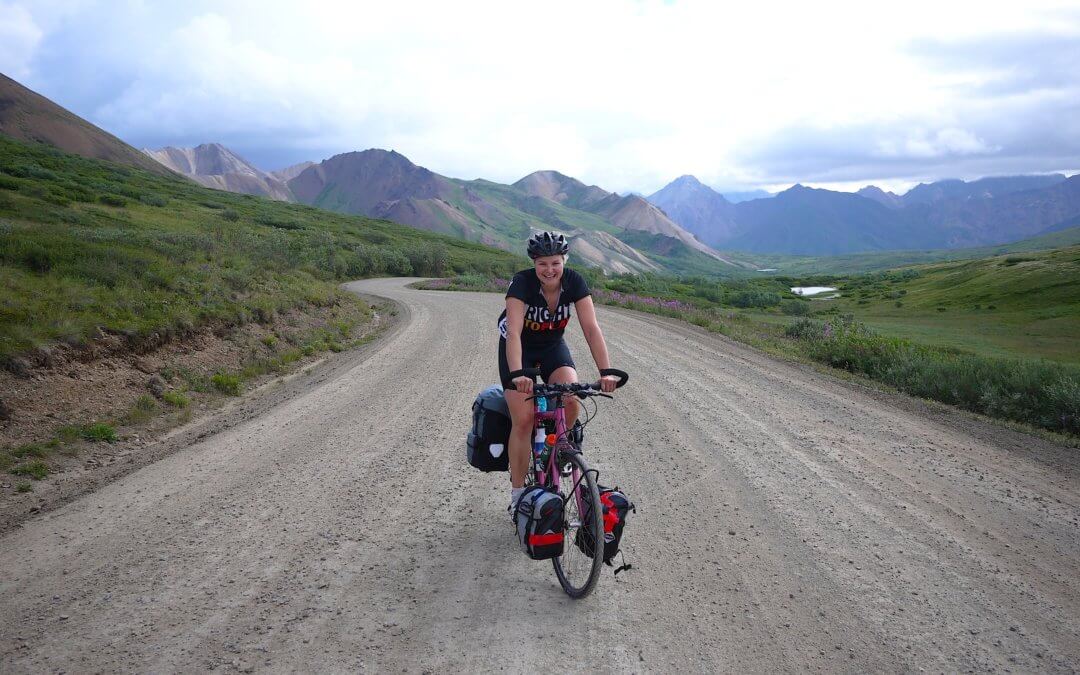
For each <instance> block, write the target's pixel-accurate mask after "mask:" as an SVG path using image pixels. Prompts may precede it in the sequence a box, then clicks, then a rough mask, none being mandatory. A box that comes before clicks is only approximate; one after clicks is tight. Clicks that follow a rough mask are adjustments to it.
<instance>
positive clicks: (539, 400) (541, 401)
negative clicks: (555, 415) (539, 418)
mask: <svg viewBox="0 0 1080 675" xmlns="http://www.w3.org/2000/svg"><path fill="white" fill-rule="evenodd" d="M536 412H547V396H537V397H536Z"/></svg>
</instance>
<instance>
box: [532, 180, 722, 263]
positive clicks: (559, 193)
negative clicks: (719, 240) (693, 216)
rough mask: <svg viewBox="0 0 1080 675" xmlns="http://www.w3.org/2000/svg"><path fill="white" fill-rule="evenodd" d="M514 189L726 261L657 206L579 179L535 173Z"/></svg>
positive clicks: (635, 196)
mask: <svg viewBox="0 0 1080 675" xmlns="http://www.w3.org/2000/svg"><path fill="white" fill-rule="evenodd" d="M513 187H515V188H518V189H519V190H522V191H523V192H526V193H527V194H531V195H533V196H537V197H543V198H545V199H551V200H553V201H556V202H559V203H560V204H564V205H567V206H570V207H572V208H576V209H579V210H582V211H588V212H590V213H595V214H597V215H600V216H602V217H604V218H605V219H606V220H608V221H609V222H611V223H612V224H613V225H615V226H617V227H620V228H622V229H624V230H634V231H640V232H648V233H650V234H659V235H662V236H665V237H670V238H672V239H677V240H679V241H681V242H682V243H684V244H686V245H687V246H689V247H690V248H692V249H695V250H697V251H700V252H701V253H704V254H705V255H708V256H711V257H714V258H716V259H717V260H723V258H722V257H721V256H720V255H719V254H718V253H717V252H716V251H714V250H712V249H711V248H710V247H709V246H707V245H706V244H704V243H703V242H702V241H701V240H699V239H698V238H697V237H695V236H694V235H693V234H692V233H691V232H689V231H688V230H687V229H686V228H684V227H682V226H681V225H679V224H678V223H676V222H675V221H673V220H671V219H670V218H668V216H667V214H665V213H664V212H663V211H661V210H660V209H658V208H657V207H656V206H655V205H654V204H651V203H650V202H649V201H648V200H646V199H645V198H643V197H640V196H638V195H632V194H631V195H626V196H619V195H618V194H616V193H614V192H607V191H606V190H603V189H601V188H598V187H596V186H595V185H585V184H584V183H582V182H581V181H579V180H577V179H576V178H571V177H569V176H566V175H564V174H561V173H559V172H558V171H536V172H534V173H531V174H529V175H528V176H525V177H524V178H522V179H521V180H519V181H517V182H516V183H514V184H513ZM549 195H550V196H549ZM725 262H726V261H725Z"/></svg>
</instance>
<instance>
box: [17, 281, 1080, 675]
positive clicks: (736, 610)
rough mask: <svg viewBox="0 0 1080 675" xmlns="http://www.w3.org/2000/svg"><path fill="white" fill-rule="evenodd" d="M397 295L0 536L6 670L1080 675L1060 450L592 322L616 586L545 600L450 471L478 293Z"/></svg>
mask: <svg viewBox="0 0 1080 675" xmlns="http://www.w3.org/2000/svg"><path fill="white" fill-rule="evenodd" d="M403 283H404V282H402V281H401V280H376V281H368V282H363V283H359V284H356V285H355V287H356V288H362V289H363V290H365V291H367V292H370V293H375V294H379V295H383V296H387V297H391V298H395V299H397V300H399V301H400V302H402V303H403V304H404V305H405V306H406V307H407V308H408V312H409V314H410V316H409V317H408V318H407V321H408V323H407V324H406V325H405V326H404V327H403V329H402V330H400V331H398V332H396V334H395V335H394V336H393V337H392V338H391V339H389V340H387V342H386V343H385V344H384V345H383V347H382V348H381V349H377V350H372V353H371V356H370V357H369V358H368V359H367V360H366V361H365V362H363V363H361V364H359V365H357V366H356V367H354V368H352V369H351V370H345V371H344V372H339V373H337V374H336V375H335V376H334V377H331V378H327V379H326V380H324V381H322V382H318V383H314V384H313V385H312V386H311V388H310V389H308V390H307V391H305V392H302V393H301V394H300V395H298V396H297V397H295V398H293V399H290V400H287V401H285V402H283V403H280V404H278V405H277V406H275V407H273V408H272V409H269V410H266V411H265V413H264V414H262V415H260V416H257V417H255V418H253V419H251V420H250V421H248V422H246V423H242V424H240V425H239V426H236V427H234V428H232V429H229V430H226V431H223V432H220V433H217V434H215V435H212V436H209V437H207V438H204V439H202V440H201V441H199V442H197V443H195V444H194V445H191V446H190V447H188V448H186V449H184V450H182V451H180V452H178V453H176V454H173V455H171V456H169V457H167V458H165V459H163V460H162V461H160V462H157V463H155V464H152V465H150V466H147V467H145V468H143V469H141V470H140V471H138V472H136V473H133V474H131V475H128V476H126V477H125V478H123V479H121V480H119V481H118V482H115V483H113V484H111V485H108V486H106V487H104V488H102V489H101V490H99V491H98V492H95V493H93V494H89V495H87V496H85V497H83V498H80V499H78V500H76V501H74V502H72V503H70V504H68V505H67V506H65V507H63V508H61V509H59V510H57V511H54V512H52V513H50V514H48V515H45V516H41V517H38V518H36V519H33V520H30V521H27V522H26V523H24V525H23V526H22V528H21V529H19V530H15V531H12V532H10V533H8V534H7V535H6V536H4V537H3V540H2V542H0V569H3V571H4V574H3V576H2V578H0V627H2V628H0V630H2V633H3V634H2V637H0V670H2V671H4V672H25V671H35V672H40V671H54V670H66V671H99V670H100V671H111V670H123V671H141V672H163V671H191V670H202V669H211V668H214V669H217V668H221V669H223V670H233V669H240V670H250V669H254V670H268V671H304V672H312V671H352V670H359V669H364V670H368V669H370V670H375V669H377V670H381V671H382V670H385V671H389V670H391V669H393V670H398V671H401V670H407V671H423V670H429V671H439V672H446V671H467V670H494V669H501V668H503V669H508V670H510V671H526V670H528V671H534V670H552V669H560V670H570V671H581V670H599V671H602V672H625V671H636V670H654V671H665V672H672V671H676V670H678V671H684V672H703V671H717V670H720V671H729V672H747V671H757V672H775V671H803V670H828V671H837V670H839V671H850V672H867V671H881V670H885V671H906V670H916V669H919V668H926V669H928V670H935V671H962V670H969V669H974V670H979V671H985V670H996V671H1003V670H1015V671H1032V670H1039V671H1047V672H1069V671H1076V670H1077V669H1078V668H1080V634H1078V630H1080V520H1078V519H1080V467H1078V464H1080V462H1078V461H1077V459H1076V454H1075V452H1074V451H1069V450H1066V449H1063V448H1058V447H1055V446H1052V445H1048V444H1046V443H1044V442H1043V441H1039V440H1036V439H1033V438H1030V437H1026V436H1023V435H1020V434H1015V433H1013V432H1009V431H1004V430H1001V429H998V428H995V427H989V426H986V425H984V424H982V423H980V422H977V421H972V420H969V419H968V418H966V417H961V416H959V415H955V414H947V413H941V412H940V411H938V412H935V411H933V410H929V409H925V407H924V406H922V405H921V404H911V403H904V402H903V401H902V400H901V399H898V398H897V399H894V398H893V397H889V396H884V395H881V394H877V393H873V392H869V391H865V390H863V389H860V388H859V387H857V386H854V385H850V384H845V383H842V382H837V381H835V380H833V379H830V378H828V377H825V376H822V375H818V374H815V373H814V372H812V371H811V370H809V369H805V368H802V367H798V366H792V365H788V364H784V363H778V362H776V361H773V360H770V359H768V358H766V357H763V356H761V355H759V354H757V353H754V352H752V351H749V350H747V349H745V348H743V347H741V346H738V345H735V344H732V343H730V342H728V341H727V340H725V339H724V338H722V337H718V336H715V335H709V334H705V333H703V332H701V331H698V330H696V329H694V328H692V327H686V326H680V325H677V324H674V323H671V322H667V321H663V320H659V319H654V318H651V317H647V316H642V315H635V314H630V313H624V312H614V311H608V310H606V309H601V311H600V316H601V320H602V325H603V327H604V329H605V331H606V333H607V336H608V341H609V344H610V346H611V349H612V353H613V355H614V360H615V363H616V364H617V365H619V366H621V367H623V368H625V369H627V370H629V371H630V372H631V373H632V374H633V380H632V381H631V384H630V385H629V386H628V387H627V388H626V389H624V390H622V391H621V392H620V395H619V397H618V399H617V400H616V401H614V402H601V403H602V410H601V416H600V417H599V418H598V420H597V421H596V422H595V423H594V425H593V426H592V427H590V434H589V437H588V443H587V452H588V453H589V455H590V456H591V457H592V458H593V461H594V463H596V464H598V465H599V466H600V468H601V469H602V471H603V482H604V483H607V484H611V483H617V484H619V485H620V486H622V487H623V488H624V489H626V490H627V491H628V492H629V494H630V495H632V496H633V497H634V499H635V501H636V502H637V504H638V513H637V515H636V517H634V519H633V522H632V524H631V525H630V526H629V530H628V539H629V541H628V547H627V548H628V554H629V557H630V560H631V561H632V562H633V564H634V568H633V569H632V570H630V571H629V572H626V573H625V574H621V575H620V576H619V577H618V580H614V579H613V578H612V577H611V575H610V573H606V574H605V576H604V578H603V579H602V580H601V583H600V585H599V588H598V591H597V592H596V593H595V594H594V595H593V596H591V597H589V598H588V599H586V600H584V601H580V602H575V601H571V600H569V599H567V598H566V597H565V596H564V595H563V593H562V591H561V590H560V589H559V587H558V585H557V582H556V580H555V577H554V574H553V573H552V570H551V566H550V565H549V564H547V563H543V562H531V561H529V560H527V559H526V558H525V557H524V555H523V554H521V553H520V552H518V550H517V548H516V545H515V542H514V539H513V534H512V530H511V526H510V523H509V519H508V518H507V516H506V513H505V511H504V509H505V507H506V501H507V495H506V493H507V490H506V488H507V480H506V477H505V475H483V474H479V473H475V472H473V471H472V470H471V469H470V468H468V467H467V466H466V465H465V462H464V451H463V436H464V433H465V428H466V425H467V423H466V420H467V417H468V414H469V405H470V403H471V399H472V396H473V394H474V393H475V392H476V391H477V390H479V389H480V388H481V387H482V386H483V385H485V384H488V383H490V382H492V381H493V380H494V379H495V365H494V363H495V361H494V356H495V348H496V338H495V317H496V314H497V309H498V307H499V304H500V299H499V298H498V297H497V296H495V295H478V294H467V293H447V292H434V291H414V290H408V289H405V288H404V287H403ZM572 347H573V349H574V353H575V354H577V355H578V357H579V360H580V361H581V362H587V361H588V357H587V353H588V352H587V350H586V348H585V346H584V344H583V343H582V341H581V339H580V337H579V334H578V331H577V329H576V328H574V329H573V336H572ZM583 371H584V372H586V373H588V374H589V375H590V376H594V375H595V371H594V370H593V369H592V368H591V367H587V368H583ZM604 403H607V405H603V404H604Z"/></svg>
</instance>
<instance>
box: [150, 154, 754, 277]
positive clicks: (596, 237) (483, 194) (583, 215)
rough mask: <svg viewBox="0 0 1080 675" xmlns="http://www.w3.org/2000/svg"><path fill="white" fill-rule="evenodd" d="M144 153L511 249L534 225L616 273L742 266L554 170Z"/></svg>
mask: <svg viewBox="0 0 1080 675" xmlns="http://www.w3.org/2000/svg"><path fill="white" fill-rule="evenodd" d="M144 152H145V153H146V154H147V155H148V156H150V157H153V158H155V159H157V160H158V161H160V162H162V163H163V164H164V165H166V166H168V167H169V168H170V169H172V170H174V171H177V172H179V173H182V174H184V175H187V176H189V177H191V178H192V179H194V180H196V181H198V182H199V183H201V184H203V185H206V186H208V187H214V188H218V189H223V190H230V191H233V192H244V193H248V194H256V195H261V196H265V197H269V198H271V199H280V200H287V201H297V202H300V203H303V204H308V205H312V206H317V207H320V208H325V209H329V210H332V211H339V212H342V213H352V214H360V215H365V216H370V217H375V218H384V219H387V220H392V221H395V222H399V223H403V224H406V225H411V226H413V227H417V228H421V229H425V230H431V231H435V232H442V233H445V234H452V235H456V236H459V237H463V238H465V239H470V240H473V241H479V242H482V243H485V244H489V245H492V246H497V247H500V248H504V249H509V250H515V248H520V246H521V242H522V241H523V240H524V239H525V238H526V237H527V236H528V233H529V232H530V231H532V230H537V229H556V230H559V231H562V232H565V233H566V234H567V235H568V236H569V237H570V238H571V241H572V244H573V248H574V252H575V253H574V255H575V256H578V257H581V258H582V259H584V260H586V261H587V262H589V263H590V264H593V265H597V266H600V267H602V268H604V269H605V270H607V271H608V272H614V273H633V272H658V271H663V270H665V269H667V270H668V271H672V270H671V269H670V267H671V264H670V263H668V262H664V261H658V260H654V259H652V257H651V256H650V253H659V254H660V255H661V256H663V257H669V258H670V257H676V258H681V259H685V258H687V257H690V258H696V262H697V265H698V266H699V267H701V268H708V267H713V266H716V265H717V263H718V262H720V263H721V264H728V265H734V263H728V262H727V261H726V260H725V259H724V258H723V257H722V256H721V255H720V254H719V253H718V252H716V251H714V250H712V249H711V248H710V247H708V246H706V245H705V244H703V243H702V242H700V241H699V240H698V239H697V238H695V237H694V236H693V235H692V234H690V233H689V232H687V231H686V230H685V229H684V228H682V227H680V226H679V225H677V224H676V223H674V222H673V221H672V220H671V219H670V218H668V217H667V216H666V215H665V214H664V213H663V212H662V211H661V210H660V209H658V208H657V207H656V206H654V205H652V204H651V203H649V202H648V201H646V200H645V199H644V198H642V197H639V196H635V195H627V196H620V195H618V194H615V193H611V192H607V191H605V190H602V189H601V188H598V187H596V186H586V185H584V184H583V183H581V182H580V181H577V180H575V179H573V178H570V177H568V176H564V175H562V174H560V173H557V172H554V171H538V172H535V173H533V174H530V175H529V176H526V177H525V178H522V179H521V180H519V181H518V182H516V183H514V184H513V185H503V184H499V183H494V182H491V181H485V180H472V181H465V180H460V179H456V178H449V177H447V176H442V175H440V174H437V173H435V172H433V171H431V170H430V169H427V168H425V167H422V166H418V165H416V164H414V163H413V162H411V161H410V160H409V159H408V158H407V157H405V156H404V155H402V154H400V153H398V152H395V151H393V150H390V151H387V150H380V149H369V150H363V151H360V152H348V153H343V154H340V155H335V156H334V157H331V158H329V159H327V160H324V161H322V162H319V163H317V164H316V163H313V162H307V163H305V164H302V165H297V166H295V167H290V168H288V169H283V170H282V171H278V172H271V173H267V172H263V171H260V170H259V169H258V168H256V167H254V166H253V165H252V164H250V163H249V162H247V161H245V160H244V159H243V158H242V157H240V156H239V155H237V154H236V153H234V152H232V151H230V150H229V149H228V148H225V147H224V146H222V145H220V144H217V143H210V144H204V145H200V146H198V147H196V148H173V147H168V148H162V149H160V150H144ZM641 234H645V235H648V236H646V237H644V238H642V237H641V236H640V235H641ZM631 238H633V239H634V244H630V243H628V242H627V240H628V239H631ZM640 249H646V250H640ZM648 249H652V250H651V251H650V250H648Z"/></svg>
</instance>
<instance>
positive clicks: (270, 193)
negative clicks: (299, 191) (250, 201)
mask: <svg viewBox="0 0 1080 675" xmlns="http://www.w3.org/2000/svg"><path fill="white" fill-rule="evenodd" d="M143 152H144V153H145V154H146V155H147V156H149V157H151V158H152V159H154V160H156V161H157V162H160V163H161V164H162V165H164V166H166V167H168V168H170V169H172V170H173V171H175V172H177V173H179V174H183V175H185V176H187V177H189V178H191V179H192V180H194V181H196V182H197V183H200V184H202V185H205V186H206V187H210V188H215V189H217V190H227V191H229V192H239V193H243V194H249V195H259V196H262V197H269V198H271V199H276V200H279V201H294V198H293V195H292V193H291V192H289V188H288V185H286V181H285V180H283V179H281V178H278V177H276V176H273V175H271V174H268V173H266V172H265V171H262V170H261V169H258V168H256V167H255V166H254V165H253V164H251V163H250V162H248V161H247V160H246V159H244V158H243V157H241V156H240V155H237V154H236V153H235V152H233V151H232V150H229V149H228V148H226V147H225V146H223V145H221V144H220V143H203V144H202V145H199V146H196V147H194V148H176V147H172V146H169V147H165V148H161V149H159V150H150V149H147V148H143Z"/></svg>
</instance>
